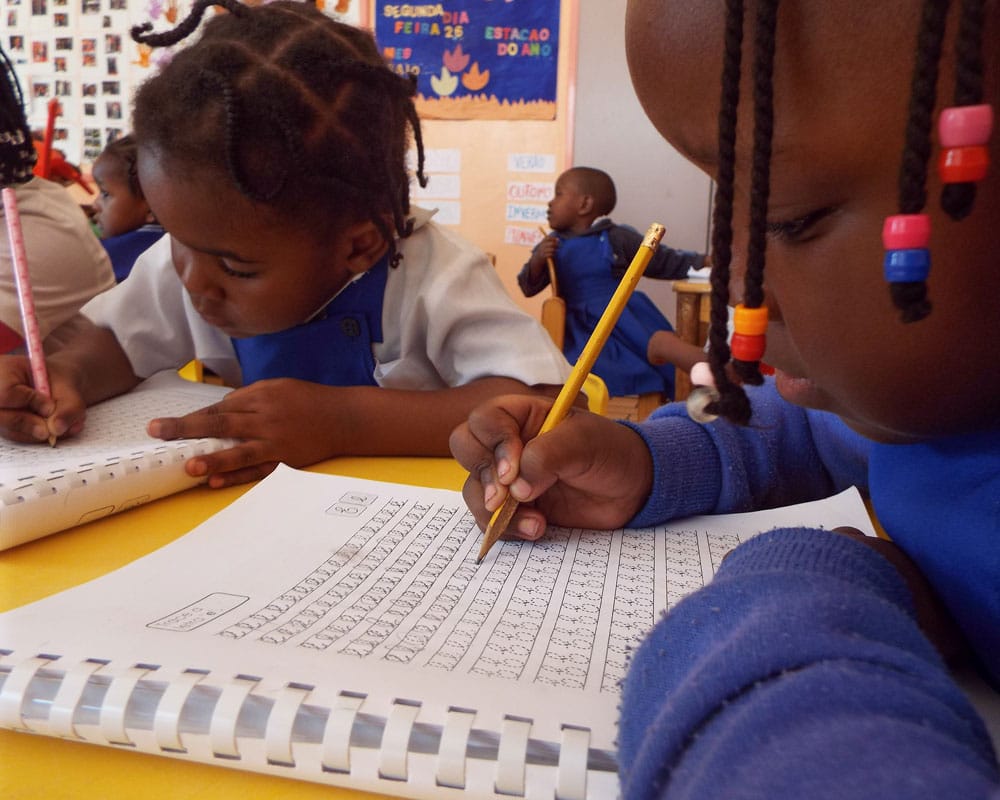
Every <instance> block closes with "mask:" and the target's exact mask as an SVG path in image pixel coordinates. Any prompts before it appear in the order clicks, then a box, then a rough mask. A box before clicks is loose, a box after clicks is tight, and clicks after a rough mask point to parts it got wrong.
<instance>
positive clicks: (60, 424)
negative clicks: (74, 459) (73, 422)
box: [49, 419, 69, 436]
mask: <svg viewBox="0 0 1000 800" xmlns="http://www.w3.org/2000/svg"><path fill="white" fill-rule="evenodd" d="M49 430H50V431H51V432H52V433H53V434H54V435H56V436H63V435H64V434H65V433H66V431H68V430H69V423H68V422H66V420H64V419H53V420H49Z"/></svg>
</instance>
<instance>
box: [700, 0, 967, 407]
mask: <svg viewBox="0 0 1000 800" xmlns="http://www.w3.org/2000/svg"><path fill="white" fill-rule="evenodd" d="M948 5H949V0H924V4H923V10H922V14H921V21H920V28H919V32H918V36H917V54H916V61H915V64H914V70H913V78H912V83H911V89H910V103H909V111H908V118H907V125H906V130H905V146H904V150H903V156H902V162H901V166H900V171H899V209H900V214H917V213H918V212H920V211H921V210H922V209H923V207H924V205H925V203H926V200H927V190H926V183H927V169H928V166H927V165H928V160H929V159H930V156H931V151H932V126H933V116H934V110H935V108H936V103H937V80H938V70H939V63H940V59H941V51H942V45H943V41H944V33H945V22H946V19H947V15H948ZM777 7H778V1H777V0H761V1H760V2H759V3H758V4H757V14H756V23H755V30H754V72H753V87H754V140H753V162H752V164H751V185H750V224H749V241H748V248H747V269H746V274H745V278H744V281H745V283H744V305H745V306H746V307H748V308H759V307H760V306H761V305H762V304H763V302H764V293H763V279H764V252H765V249H766V231H767V222H766V215H767V200H768V194H769V164H770V156H771V134H772V127H773V124H772V123H773V106H772V73H773V64H774V41H775V30H776V24H777ZM743 17H744V13H743V0H726V25H725V48H724V55H723V67H722V101H721V105H720V110H719V168H718V177H717V190H716V194H715V206H714V209H713V231H712V250H713V267H712V278H711V280H712V296H711V301H712V313H711V322H710V326H709V357H708V361H709V366H710V368H711V371H712V377H713V380H714V382H715V387H716V391H717V393H718V396H717V399H715V400H714V401H713V402H709V403H707V404H706V405H705V407H704V410H705V412H706V413H707V415H709V418H711V417H714V416H724V417H726V418H728V419H730V420H731V421H733V422H737V423H739V424H747V423H748V422H749V420H750V413H751V409H750V403H749V400H748V399H747V397H746V394H745V392H744V391H743V388H742V386H741V385H740V383H750V384H759V383H760V382H761V381H762V378H761V376H760V370H759V366H760V365H759V362H740V361H737V360H733V362H732V365H733V373H735V375H736V376H737V377H738V381H739V382H737V381H736V380H733V379H732V378H731V377H730V374H729V371H728V370H727V369H726V367H727V365H728V364H729V363H730V356H731V353H730V347H729V344H728V341H727V340H728V322H729V314H728V308H727V306H728V302H729V277H730V262H731V258H732V234H733V227H732V226H733V180H734V174H735V169H734V163H735V157H736V156H735V143H736V119H737V107H738V105H739V86H740V75H741V66H740V62H741V51H742V44H743V42H742V36H743ZM983 27H984V8H983V0H962V9H961V18H960V22H959V31H958V34H957V36H956V40H955V61H956V77H955V89H954V95H953V99H954V105H955V106H973V105H976V104H977V103H981V102H982V97H983V59H982V54H981V53H982V31H983ZM974 200H975V184H974V183H972V182H961V183H946V184H945V186H944V188H943V189H942V194H941V206H942V208H943V209H944V211H945V212H946V213H948V214H949V216H951V217H952V218H953V219H956V220H959V219H963V218H964V217H965V216H967V215H968V214H969V213H970V211H971V209H972V205H973V202H974ZM890 293H891V295H892V299H893V302H894V304H895V305H896V307H897V308H899V309H900V311H901V319H902V320H903V322H916V321H919V320H921V319H923V318H925V317H926V316H927V315H928V314H929V313H930V310H931V305H930V302H929V301H928V299H927V287H926V283H925V281H906V282H893V283H890Z"/></svg>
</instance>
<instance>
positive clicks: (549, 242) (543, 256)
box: [531, 236, 559, 271]
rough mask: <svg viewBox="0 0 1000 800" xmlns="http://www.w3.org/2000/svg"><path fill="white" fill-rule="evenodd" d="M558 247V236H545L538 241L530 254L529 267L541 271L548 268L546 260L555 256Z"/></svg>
mask: <svg viewBox="0 0 1000 800" xmlns="http://www.w3.org/2000/svg"><path fill="white" fill-rule="evenodd" d="M558 248H559V237H558V236H546V237H545V238H544V239H542V241H541V242H539V243H538V247H536V248H535V251H534V252H533V253H532V254H531V268H532V269H533V270H534V269H537V270H539V271H542V270H544V269H547V268H548V260H549V259H550V258H555V255H556V250H557V249H558Z"/></svg>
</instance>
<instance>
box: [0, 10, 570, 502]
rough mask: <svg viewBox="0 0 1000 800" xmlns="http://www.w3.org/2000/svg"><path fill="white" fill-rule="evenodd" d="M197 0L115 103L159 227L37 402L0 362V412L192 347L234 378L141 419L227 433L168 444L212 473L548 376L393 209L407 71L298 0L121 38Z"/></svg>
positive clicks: (456, 250) (35, 431) (297, 462)
mask: <svg viewBox="0 0 1000 800" xmlns="http://www.w3.org/2000/svg"><path fill="white" fill-rule="evenodd" d="M212 5H221V6H222V7H223V8H225V9H226V10H227V11H228V12H229V13H227V14H221V15H218V16H216V17H213V18H212V19H211V20H210V21H208V22H207V23H206V24H205V25H204V26H203V28H202V31H201V35H200V36H199V38H198V39H197V41H196V42H195V43H194V44H191V45H190V46H188V47H187V48H185V49H183V50H181V51H180V52H179V53H177V55H176V56H175V57H174V58H173V59H172V61H171V62H170V64H169V65H168V66H167V67H165V68H164V69H163V70H162V71H161V72H160V73H159V74H158V75H156V76H155V77H153V78H151V79H150V80H148V81H147V82H145V83H144V84H143V85H142V87H141V89H140V91H139V92H138V94H137V97H136V102H135V112H134V117H133V134H134V136H135V139H136V142H137V144H138V162H137V167H138V177H139V184H140V185H141V186H142V189H143V193H144V195H145V198H146V201H147V202H148V204H149V207H150V210H151V211H152V213H153V214H154V215H155V217H156V219H157V220H158V221H159V222H160V224H162V226H163V227H164V228H165V229H166V231H167V232H168V233H169V236H166V237H164V238H163V239H161V240H160V241H159V242H158V243H157V244H156V245H154V246H153V247H152V248H151V249H150V250H148V251H147V252H146V253H144V254H143V255H142V256H141V257H140V258H139V260H138V261H137V263H136V265H135V267H134V268H133V270H132V272H131V274H130V276H129V278H128V280H126V281H124V282H122V283H120V284H119V285H118V286H116V287H115V288H114V289H113V290H111V291H110V292H108V293H107V294H105V295H103V296H101V297H99V298H96V299H95V300H94V301H93V302H92V303H90V304H88V306H87V307H86V308H85V310H84V313H85V315H86V316H87V317H88V318H89V319H90V321H91V323H92V325H91V328H90V329H89V330H88V331H87V332H86V335H80V336H78V337H77V338H76V339H75V340H74V341H73V342H72V343H71V344H69V345H67V346H66V347H65V348H63V349H61V350H59V351H58V352H56V353H54V354H53V355H52V356H51V357H50V359H49V369H50V373H51V381H52V392H53V399H52V401H51V402H49V401H46V400H43V399H41V398H39V397H38V396H37V395H35V394H34V393H32V391H31V390H30V389H29V382H28V381H27V379H26V378H27V375H26V372H25V365H24V363H23V362H22V361H20V360H17V359H8V360H6V361H4V362H2V363H0V406H2V408H3V411H2V412H0V430H2V431H3V432H4V433H5V434H6V435H7V436H9V437H11V438H16V439H18V440H21V441H24V440H35V441H39V440H44V438H45V436H43V435H41V434H43V433H45V434H46V435H47V434H48V433H49V432H51V433H54V434H55V435H57V436H64V435H67V434H72V433H73V432H75V431H77V430H79V429H80V428H81V427H82V426H83V425H84V424H85V408H86V406H87V405H89V404H92V403H95V402H97V401H99V400H101V399H104V398H107V397H110V396H113V395H116V394H119V393H121V392H126V391H128V390H129V389H131V388H132V387H133V386H135V385H136V383H137V382H138V381H139V380H140V379H141V378H143V377H146V376H148V375H150V374H152V373H154V372H157V371H159V370H163V369H175V368H177V367H180V366H182V365H184V364H185V363H187V361H189V360H190V359H192V358H198V359H201V361H202V362H204V364H205V365H206V366H207V367H209V368H211V369H212V370H214V371H215V372H216V373H218V374H219V375H221V376H222V377H223V378H224V379H225V380H226V381H227V382H228V383H231V384H242V388H239V389H237V390H235V391H233V392H231V393H230V394H229V395H228V396H227V397H226V398H225V399H224V400H222V401H221V402H220V403H217V404H215V405H213V406H211V407H209V408H206V409H204V410H202V411H200V412H196V413H193V414H190V415H188V416H185V417H182V418H161V419H154V420H152V421H151V422H150V425H149V432H150V433H151V435H153V436H156V437H159V438H163V439H174V438H181V437H202V436H216V437H232V438H238V439H241V440H242V442H241V443H240V444H238V445H237V446H235V447H233V448H230V449H227V450H223V451H219V452H217V453H214V454H211V455H206V456H200V457H197V458H193V459H191V460H190V461H188V462H187V469H188V472H189V473H190V474H192V475H195V476H206V477H207V478H208V482H209V485H211V486H214V487H220V486H227V485H230V484H234V483H240V482H243V481H249V480H253V479H256V478H260V477H262V476H263V475H265V474H267V473H268V472H269V471H270V470H272V469H273V468H274V466H275V465H276V464H277V463H278V462H279V461H283V462H285V463H288V464H291V465H293V466H303V465H307V464H311V463H314V462H316V461H319V460H321V459H324V458H329V457H331V456H334V455H338V454H370V455H383V454H386V455H388V454H426V455H443V454H446V453H447V447H448V445H447V442H448V433H449V432H450V430H451V429H452V428H453V427H454V425H456V424H457V423H458V422H459V421H460V420H461V419H463V418H464V417H465V416H466V415H467V414H468V412H469V410H470V409H471V408H472V407H473V406H474V405H476V404H477V403H480V402H482V401H484V400H485V399H487V398H489V397H492V396H495V395H497V394H503V393H509V392H512V391H520V392H523V391H525V390H527V389H530V388H531V387H542V386H546V385H555V384H559V383H561V382H562V381H563V380H564V379H565V377H566V375H567V374H568V372H569V367H568V365H567V363H566V361H565V359H564V358H563V357H562V354H561V353H559V351H558V350H557V349H556V348H555V347H554V346H553V345H552V343H551V341H550V340H549V338H548V336H547V335H546V333H545V332H544V330H543V329H542V327H541V326H540V325H539V324H538V323H537V322H536V321H535V320H533V319H532V318H531V317H529V316H528V315H527V314H525V313H523V312H521V311H520V310H518V309H517V307H516V306H515V305H514V303H513V301H512V300H511V299H510V298H509V297H508V296H507V295H506V293H505V291H504V289H503V287H502V285H501V283H500V282H499V279H498V278H497V277H496V275H495V274H494V271H493V269H492V268H491V266H490V264H489V262H488V261H487V259H486V257H485V255H484V254H483V253H482V252H481V251H479V250H478V249H476V248H474V247H472V246H471V245H470V244H468V243H466V242H464V241H462V240H461V239H459V238H458V237H456V236H453V235H452V234H450V233H448V232H446V231H445V230H443V229H441V228H439V227H437V226H436V225H435V224H434V223H433V222H431V221H430V220H429V219H428V217H429V215H428V214H426V213H424V212H421V211H420V210H418V209H413V208H411V207H410V204H409V191H408V184H409V180H410V176H409V175H408V173H407V168H406V163H405V159H406V151H407V144H408V141H407V140H408V136H409V133H410V131H412V132H413V135H414V138H415V143H416V150H417V174H418V177H419V178H420V179H421V180H423V173H422V170H423V146H422V142H421V138H420V123H419V120H418V119H417V116H416V112H415V110H414V107H413V95H414V91H415V90H414V85H413V83H412V81H411V80H409V79H408V78H403V77H400V76H398V75H396V74H395V73H394V72H393V71H392V70H390V69H389V68H388V67H387V66H386V64H385V63H384V61H383V59H382V57H381V55H380V54H379V52H378V49H377V48H376V46H375V43H374V41H373V39H372V37H371V35H370V34H369V33H367V32H364V31H362V30H360V29H356V28H353V27H351V26H348V25H344V24H342V23H338V22H336V21H334V20H333V19H331V18H330V17H327V16H325V15H324V14H322V13H321V12H320V11H318V10H317V9H316V8H315V7H314V6H312V5H311V4H307V3H299V2H275V3H270V4H267V5H261V6H254V7H251V6H245V5H243V4H241V3H238V2H235V0H225V1H224V2H220V3H214V2H212V0H199V2H197V3H196V4H195V6H194V8H193V9H192V12H191V14H190V15H189V16H188V18H186V19H185V20H183V21H182V22H181V23H180V24H179V25H178V26H177V27H176V28H175V29H174V30H172V31H170V32H167V33H162V34H160V33H150V32H148V31H146V30H143V29H139V30H134V31H133V37H134V38H135V39H136V40H137V41H140V42H142V43H145V44H149V45H151V46H163V45H173V44H176V43H178V42H180V41H182V40H183V39H185V38H186V37H187V36H189V35H190V34H192V33H193V32H194V31H195V30H196V29H197V28H198V26H199V22H200V20H201V18H202V15H203V14H204V13H205V11H206V9H208V8H209V7H210V6H212Z"/></svg>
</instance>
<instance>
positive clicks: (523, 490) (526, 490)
mask: <svg viewBox="0 0 1000 800" xmlns="http://www.w3.org/2000/svg"><path fill="white" fill-rule="evenodd" d="M510 493H511V494H512V495H514V499H515V500H518V501H523V500H527V499H528V498H529V497H530V496H531V484H530V483H528V482H527V481H526V480H525V479H524V478H518V479H517V480H516V481H514V482H513V483H512V484H511V485H510Z"/></svg>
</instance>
